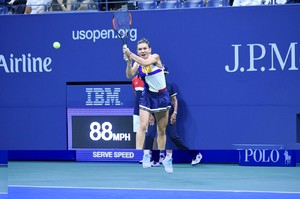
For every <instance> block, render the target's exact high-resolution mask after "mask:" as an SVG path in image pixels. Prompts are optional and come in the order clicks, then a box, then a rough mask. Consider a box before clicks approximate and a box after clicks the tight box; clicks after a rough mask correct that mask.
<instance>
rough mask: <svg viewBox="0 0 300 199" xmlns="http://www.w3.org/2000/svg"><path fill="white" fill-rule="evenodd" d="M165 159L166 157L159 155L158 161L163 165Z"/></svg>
mask: <svg viewBox="0 0 300 199" xmlns="http://www.w3.org/2000/svg"><path fill="white" fill-rule="evenodd" d="M164 159H165V156H164V155H159V161H158V162H159V164H162V163H163V160H164Z"/></svg>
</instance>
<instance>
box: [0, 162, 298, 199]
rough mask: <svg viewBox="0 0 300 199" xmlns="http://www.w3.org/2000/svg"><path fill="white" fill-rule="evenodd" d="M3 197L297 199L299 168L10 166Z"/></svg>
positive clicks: (104, 164)
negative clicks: (169, 169) (171, 170)
mask: <svg viewBox="0 0 300 199" xmlns="http://www.w3.org/2000/svg"><path fill="white" fill-rule="evenodd" d="M8 195H9V198H13V199H14V198H17V199H25V198H26V199H27V198H28V199H29V198H30V199H37V198H39V199H50V198H51V199H53V198H58V199H59V198H72V199H79V198H107V199H115V198H116V199H117V198H118V199H132V198H133V199H135V198H149V199H150V198H151V199H152V198H163V199H165V198H172V199H177V198H189V197H190V198H206V199H219V198H220V199H221V198H222V199H250V198H251V199H253V198H264V199H269V198H270V199H271V198H272V199H300V167H299V166H297V167H257V166H255V167H249V166H239V165H238V164H199V165H197V166H194V167H193V166H191V165H190V164H174V173H173V174H167V173H165V171H164V168H163V167H162V166H161V167H152V168H147V169H143V168H142V166H141V165H140V164H138V163H113V162H38V161H30V162H27V161H13V162H9V166H8ZM3 196H4V197H5V195H3V194H2V197H3ZM0 198H1V195H0Z"/></svg>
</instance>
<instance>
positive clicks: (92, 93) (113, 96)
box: [85, 88, 123, 106]
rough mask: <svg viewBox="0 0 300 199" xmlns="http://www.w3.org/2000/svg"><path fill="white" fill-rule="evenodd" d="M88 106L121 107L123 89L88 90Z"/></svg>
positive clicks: (86, 103)
mask: <svg viewBox="0 0 300 199" xmlns="http://www.w3.org/2000/svg"><path fill="white" fill-rule="evenodd" d="M85 92H86V96H87V100H86V102H85V105H86V106H121V105H123V103H121V101H120V100H119V95H120V92H121V88H113V89H112V88H86V89H85Z"/></svg>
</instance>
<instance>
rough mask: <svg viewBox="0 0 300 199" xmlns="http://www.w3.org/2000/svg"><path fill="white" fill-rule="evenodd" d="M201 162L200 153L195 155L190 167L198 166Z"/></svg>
mask: <svg viewBox="0 0 300 199" xmlns="http://www.w3.org/2000/svg"><path fill="white" fill-rule="evenodd" d="M201 160H202V155H201V153H198V154H197V155H196V158H195V159H194V160H193V161H192V163H191V165H192V166H195V165H197V164H199V163H200V162H201Z"/></svg>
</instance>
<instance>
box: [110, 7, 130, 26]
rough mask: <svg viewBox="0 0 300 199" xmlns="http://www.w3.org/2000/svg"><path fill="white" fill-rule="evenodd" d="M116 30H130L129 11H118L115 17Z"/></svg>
mask: <svg viewBox="0 0 300 199" xmlns="http://www.w3.org/2000/svg"><path fill="white" fill-rule="evenodd" d="M113 25H114V28H115V30H117V31H119V30H129V29H130V25H131V16H130V14H129V13H128V12H124V11H121V12H116V13H115V14H114V18H113Z"/></svg>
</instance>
